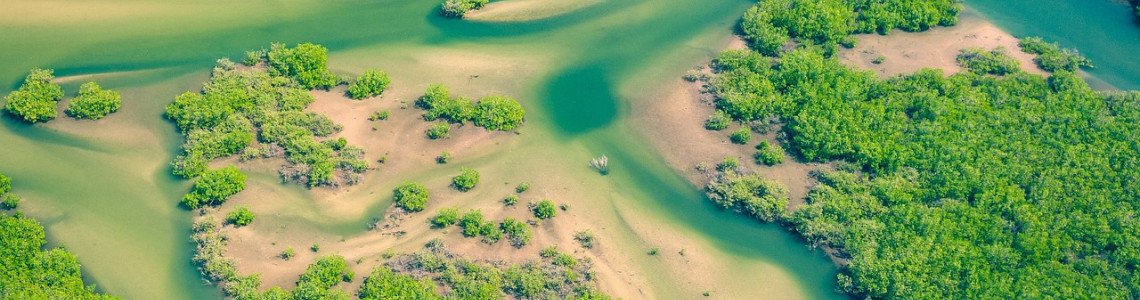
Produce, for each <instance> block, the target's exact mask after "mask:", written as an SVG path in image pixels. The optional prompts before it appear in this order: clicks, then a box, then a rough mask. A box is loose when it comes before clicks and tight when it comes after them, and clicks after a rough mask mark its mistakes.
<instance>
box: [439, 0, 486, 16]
mask: <svg viewBox="0 0 1140 300" xmlns="http://www.w3.org/2000/svg"><path fill="white" fill-rule="evenodd" d="M489 2H490V0H447V1H444V2H443V6H441V7H440V10H439V14H441V15H443V16H445V17H452V18H462V17H463V15H466V14H467V12H468V11H471V10H476V9H480V8H483V6H484V5H487V3H489Z"/></svg>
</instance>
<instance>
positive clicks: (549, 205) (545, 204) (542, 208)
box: [532, 199, 558, 219]
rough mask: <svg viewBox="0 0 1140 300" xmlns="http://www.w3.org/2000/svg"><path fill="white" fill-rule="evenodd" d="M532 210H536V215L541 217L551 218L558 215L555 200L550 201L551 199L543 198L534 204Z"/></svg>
mask: <svg viewBox="0 0 1140 300" xmlns="http://www.w3.org/2000/svg"><path fill="white" fill-rule="evenodd" d="M532 210H533V211H534V216H535V217H537V218H539V219H549V218H553V217H554V216H556V215H558V209H557V208H555V207H554V201H550V199H543V200H542V201H541V202H538V204H536V205H534V208H532Z"/></svg>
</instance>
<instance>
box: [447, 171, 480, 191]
mask: <svg viewBox="0 0 1140 300" xmlns="http://www.w3.org/2000/svg"><path fill="white" fill-rule="evenodd" d="M451 182H452V184H454V185H455V188H456V189H458V190H459V191H462V192H466V191H469V190H471V189H473V188H475V184H478V183H479V172H478V171H475V170H472V169H470V168H463V169H460V170H459V176H455V178H452V179H451Z"/></svg>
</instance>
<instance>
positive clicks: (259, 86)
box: [166, 44, 368, 187]
mask: <svg viewBox="0 0 1140 300" xmlns="http://www.w3.org/2000/svg"><path fill="white" fill-rule="evenodd" d="M325 51H326V50H324V48H323V47H320V46H317V45H312V44H301V45H298V46H297V47H296V48H286V47H284V46H281V45H280V44H274V46H273V48H272V50H269V51H268V54H266V55H265V57H266V58H265V59H266V60H267V65H269V66H270V67H269V71H268V72H267V71H265V70H261V69H257V68H255V69H251V70H247V71H241V70H235V69H233V68H232V63H229V64H228V65H227V64H221V65H222V66H220V67H217V68H215V69H214V72H213V76H212V77H211V78H210V81H209V82H207V83H206V84H205V85H204V86H203V88H202V92H199V93H193V92H187V93H184V94H182V95H180V96H178V97H177V98H176V99H175V101H174V103H172V104H170V105H169V106H167V108H166V116H167V117H168V118H170V119H171V120H173V121H174V122H175V123H176V124H178V128H179V129H180V130H181V131H182V133H183V135H184V136H185V137H186V142H185V144H183V145H182V153H181V154H179V155H178V156H177V157H176V158H175V160H174V162H173V167H174V174H176V175H179V176H183V177H187V178H191V177H195V176H198V175H201V174H202V173H203V172H205V171H206V169H207V164H208V162H209V161H210V160H212V159H214V158H220V157H226V156H230V155H234V154H238V153H241V154H242V158H243V159H253V158H270V157H281V156H284V157H285V159H286V161H288V162H289V164H287V165H285V166H283V167H282V168H281V169H280V170H279V173H280V175H281V177H282V180H283V181H289V182H297V183H299V184H302V185H305V186H308V187H316V186H322V185H331V186H337V185H340V184H353V183H356V182H357V181H359V180H360V173H363V172H364V171H366V170H367V169H368V163H367V162H366V161H364V150H363V149H362V148H360V147H357V146H353V145H348V143H347V141H345V140H344V139H343V138H341V139H335V140H334V139H330V138H328V136H329V135H331V134H333V133H336V132H338V131H340V130H341V126H340V125H338V124H336V123H334V122H333V121H332V120H330V119H329V118H328V117H325V116H323V115H319V114H316V113H311V112H304V111H303V110H304V109H305V107H307V106H308V105H309V104H310V103H312V102H313V101H314V99H313V96H312V95H310V94H309V93H308V91H307V89H308V88H311V87H327V86H328V85H326V84H325V83H327V82H323V81H321V80H324V79H322V78H324V77H328V76H332V75H331V73H329V72H328V70H327V69H326V68H325V65H326V63H327V62H326V59H327V58H326V55H325ZM227 62H228V61H227ZM333 77H335V76H333ZM255 137H256V142H257V143H254V141H255Z"/></svg>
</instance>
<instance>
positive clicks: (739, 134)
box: [728, 127, 752, 145]
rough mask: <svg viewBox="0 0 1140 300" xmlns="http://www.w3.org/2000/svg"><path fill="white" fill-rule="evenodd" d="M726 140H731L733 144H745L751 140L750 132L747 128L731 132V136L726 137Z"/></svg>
mask: <svg viewBox="0 0 1140 300" xmlns="http://www.w3.org/2000/svg"><path fill="white" fill-rule="evenodd" d="M728 139H729V140H731V141H732V143H733V144H741V145H743V144H747V143H748V141H749V140H752V131H751V130H749V129H748V128H747V127H745V128H740V129H737V130H736V131H733V132H732V134H731V135H729V136H728Z"/></svg>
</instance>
